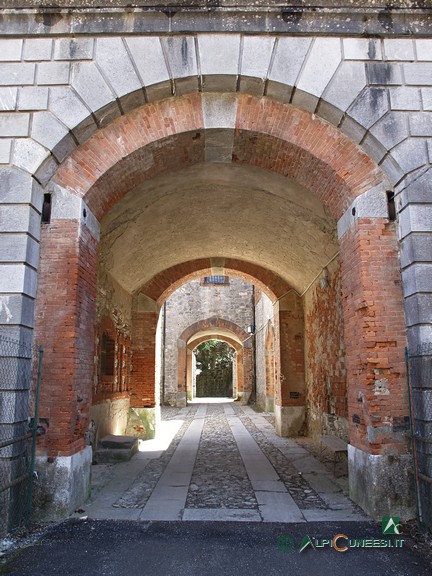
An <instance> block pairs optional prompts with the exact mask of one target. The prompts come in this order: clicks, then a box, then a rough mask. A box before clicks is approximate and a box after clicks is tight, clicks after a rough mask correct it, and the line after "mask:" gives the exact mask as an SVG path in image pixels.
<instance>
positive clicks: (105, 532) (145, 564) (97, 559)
mask: <svg viewBox="0 0 432 576" xmlns="http://www.w3.org/2000/svg"><path fill="white" fill-rule="evenodd" d="M337 534H343V535H345V536H346V537H347V538H348V540H346V539H345V538H344V537H340V538H339V539H338V540H337V543H338V546H339V547H340V548H343V547H344V546H345V545H346V544H349V543H351V542H352V541H353V540H354V539H360V540H361V541H366V542H368V543H369V545H370V543H371V542H372V543H373V542H374V541H375V540H376V542H378V543H381V545H382V542H383V540H385V541H387V542H388V541H389V540H390V542H391V543H393V544H394V541H395V539H403V540H404V542H403V544H402V547H389V546H387V547H385V548H383V547H380V548H378V547H349V548H348V549H347V550H346V551H345V552H338V551H336V550H335V549H332V548H329V547H328V546H327V545H326V546H325V547H323V548H322V547H319V546H315V547H313V546H312V544H317V543H318V544H321V543H322V542H321V540H322V539H325V540H331V539H332V538H333V537H334V536H335V535H337ZM308 536H309V537H310V540H311V541H312V544H309V545H308V546H307V547H306V549H305V550H304V551H303V552H300V547H301V545H302V544H304V543H306V542H307V537H308ZM411 544H412V543H411ZM411 544H410V542H409V541H407V540H406V539H405V537H404V536H403V535H401V536H385V537H384V536H383V535H382V533H381V526H380V525H378V524H375V523H372V522H338V523H335V522H333V523H324V522H319V523H318V522H311V523H308V524H304V523H302V524H281V523H268V524H260V523H247V522H238V523H235V522H128V521H108V520H103V521H101V520H99V521H97V520H77V519H73V520H68V521H66V522H63V523H62V524H59V525H56V526H54V527H51V528H49V529H48V530H47V531H46V532H45V533H44V534H42V535H41V536H40V537H39V538H38V539H36V541H34V542H33V543H31V544H30V545H27V547H25V548H22V549H20V550H18V551H15V552H14V553H12V554H8V555H7V556H6V558H4V559H3V562H2V565H1V569H0V573H2V574H11V575H12V574H13V575H17V576H47V575H49V576H55V575H62V576H65V575H67V576H74V575H79V576H87V575H88V576H90V575H91V576H102V575H104V576H111V575H112V576H114V575H115V576H121V575H133V576H135V575H142V574H143V575H144V574H152V575H164V576H171V575H172V576H174V575H175V576H189V575H192V574H199V575H201V574H205V575H206V576H213V575H214V576H216V575H217V576H221V575H223V576H231V575H232V576H246V575H247V576H253V575H260V576H272V575H275V576H276V575H278V576H279V575H283V574H287V575H288V574H289V575H290V576H295V575H307V576H318V575H319V576H323V575H329V576H338V575H344V576H345V575H347V574H349V576H364V575H365V574H368V573H369V574H374V575H376V576H386V575H395V576H396V575H397V576H403V575H411V574H412V575H415V574H422V575H424V576H429V575H432V567H431V565H430V562H429V561H428V560H427V559H426V558H425V557H424V556H422V555H421V554H419V553H418V552H416V551H415V550H413V549H412V548H411Z"/></svg>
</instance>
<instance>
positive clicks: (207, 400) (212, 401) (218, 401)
mask: <svg viewBox="0 0 432 576" xmlns="http://www.w3.org/2000/svg"><path fill="white" fill-rule="evenodd" d="M234 400H235V398H193V399H192V400H188V404H225V403H226V402H234Z"/></svg>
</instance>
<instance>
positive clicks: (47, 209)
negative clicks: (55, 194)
mask: <svg viewBox="0 0 432 576" xmlns="http://www.w3.org/2000/svg"><path fill="white" fill-rule="evenodd" d="M42 222H43V224H49V223H50V222H51V194H44V199H43V204H42Z"/></svg>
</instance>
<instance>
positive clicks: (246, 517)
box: [182, 508, 262, 522]
mask: <svg viewBox="0 0 432 576" xmlns="http://www.w3.org/2000/svg"><path fill="white" fill-rule="evenodd" d="M182 520H187V521H202V520H205V521H213V522H223V521H233V520H234V521H236V522H262V518H261V515H260V513H259V512H258V510H247V509H244V508H241V509H234V508H187V509H186V510H184V512H183V517H182Z"/></svg>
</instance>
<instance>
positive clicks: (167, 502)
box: [140, 406, 206, 520]
mask: <svg viewBox="0 0 432 576" xmlns="http://www.w3.org/2000/svg"><path fill="white" fill-rule="evenodd" d="M205 414H206V406H200V407H199V408H198V411H197V413H196V416H195V419H194V420H193V421H192V423H191V424H190V426H189V428H188V429H187V430H186V432H185V434H184V436H183V438H182V439H181V440H180V444H179V445H178V447H177V450H176V451H175V452H174V454H173V456H172V458H171V460H170V462H169V463H168V466H167V467H166V469H165V471H164V472H163V474H162V476H161V478H160V479H159V482H158V483H157V484H156V486H155V488H154V490H153V492H152V494H151V496H150V498H149V499H148V501H147V503H146V505H145V506H144V509H143V511H142V513H141V515H140V519H141V520H179V519H180V518H181V513H182V510H183V508H184V507H185V503H186V498H187V493H188V490H189V484H190V480H191V477H192V472H193V467H194V463H195V459H196V454H197V451H198V446H199V442H200V438H201V432H202V429H203V426H204V418H205ZM180 479H181V485H177V482H178V481H179V480H180Z"/></svg>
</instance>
